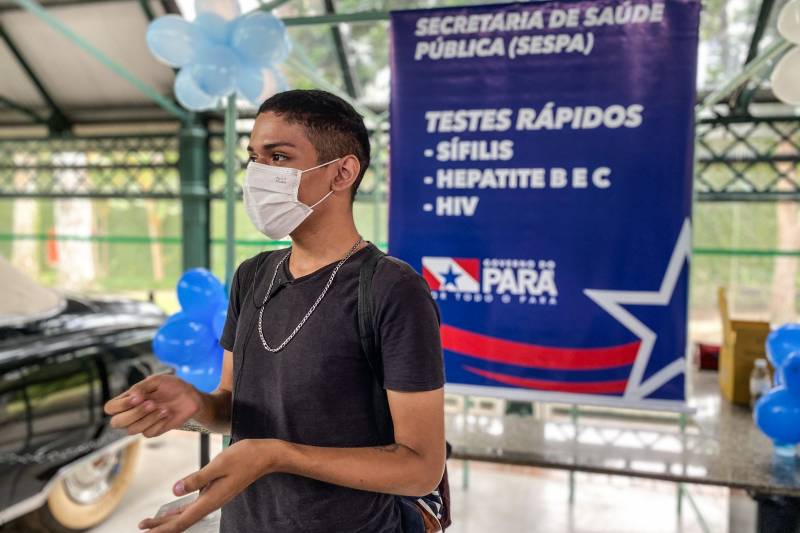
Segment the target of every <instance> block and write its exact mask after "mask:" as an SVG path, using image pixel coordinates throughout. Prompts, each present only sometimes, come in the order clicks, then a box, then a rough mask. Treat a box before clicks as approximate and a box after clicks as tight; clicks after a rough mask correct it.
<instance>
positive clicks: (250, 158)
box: [247, 154, 258, 162]
mask: <svg viewBox="0 0 800 533" xmlns="http://www.w3.org/2000/svg"><path fill="white" fill-rule="evenodd" d="M247 160H248V161H253V162H256V161H257V160H258V156H257V155H256V154H250V155H249V156H248V157H247Z"/></svg>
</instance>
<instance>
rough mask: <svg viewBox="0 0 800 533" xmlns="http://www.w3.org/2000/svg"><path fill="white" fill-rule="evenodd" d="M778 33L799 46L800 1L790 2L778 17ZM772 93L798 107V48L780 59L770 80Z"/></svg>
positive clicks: (799, 102) (799, 59)
mask: <svg viewBox="0 0 800 533" xmlns="http://www.w3.org/2000/svg"><path fill="white" fill-rule="evenodd" d="M778 33H780V34H781V35H782V36H783V37H784V38H785V39H786V40H787V41H789V42H792V43H794V44H797V45H800V0H791V1H790V2H788V3H787V4H786V5H785V6H783V9H781V12H780V14H779V15H778ZM770 81H771V83H772V92H773V93H775V96H776V97H777V98H778V99H780V100H782V101H784V102H786V103H787V104H790V105H800V46H795V47H793V48H792V49H791V50H789V51H788V52H787V53H786V55H785V56H783V57H782V58H781V60H780V61H779V62H778V64H777V65H775V69H774V70H773V71H772V76H771V78H770Z"/></svg>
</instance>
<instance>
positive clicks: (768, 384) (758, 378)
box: [750, 359, 772, 407]
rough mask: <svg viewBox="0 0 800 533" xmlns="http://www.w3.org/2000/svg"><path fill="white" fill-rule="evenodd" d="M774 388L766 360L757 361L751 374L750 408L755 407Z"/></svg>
mask: <svg viewBox="0 0 800 533" xmlns="http://www.w3.org/2000/svg"><path fill="white" fill-rule="evenodd" d="M771 388H772V379H771V378H770V377H769V369H768V368H767V360H766V359H756V360H755V364H754V365H753V371H752V372H751V373H750V406H751V407H752V406H754V405H755V404H756V402H757V401H758V399H759V398H761V396H763V395H764V394H766V393H767V392H768V391H769V390H770V389H771Z"/></svg>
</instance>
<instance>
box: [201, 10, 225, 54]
mask: <svg viewBox="0 0 800 533" xmlns="http://www.w3.org/2000/svg"><path fill="white" fill-rule="evenodd" d="M194 25H195V26H196V27H197V29H198V30H199V31H200V32H201V33H202V34H203V36H204V37H205V38H206V40H207V41H208V42H209V43H214V44H220V45H224V44H227V42H228V40H229V38H230V34H231V32H232V31H233V23H228V21H227V20H225V19H224V18H222V17H220V16H219V15H217V14H215V13H209V12H205V13H199V14H198V15H197V18H196V19H194ZM198 59H201V58H199V57H197V56H195V61H197V60H198Z"/></svg>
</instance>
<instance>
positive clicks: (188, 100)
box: [175, 68, 219, 111]
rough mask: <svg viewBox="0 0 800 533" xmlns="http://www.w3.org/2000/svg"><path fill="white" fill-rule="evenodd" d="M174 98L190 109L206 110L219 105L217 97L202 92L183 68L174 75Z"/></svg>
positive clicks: (189, 73) (188, 72)
mask: <svg viewBox="0 0 800 533" xmlns="http://www.w3.org/2000/svg"><path fill="white" fill-rule="evenodd" d="M175 98H176V99H177V100H178V102H179V103H180V104H181V105H182V106H183V107H185V108H186V109H189V110H191V111H206V110H209V109H216V108H217V107H218V106H219V98H217V97H216V96H213V95H211V94H208V93H206V92H204V91H203V90H202V89H201V88H200V86H199V85H197V82H196V81H195V80H194V78H192V74H191V72H190V71H188V70H187V69H185V68H182V69H181V70H180V71H179V72H178V75H177V76H176V77H175Z"/></svg>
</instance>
